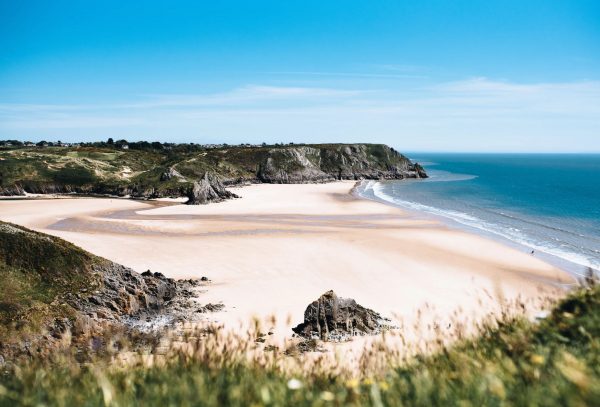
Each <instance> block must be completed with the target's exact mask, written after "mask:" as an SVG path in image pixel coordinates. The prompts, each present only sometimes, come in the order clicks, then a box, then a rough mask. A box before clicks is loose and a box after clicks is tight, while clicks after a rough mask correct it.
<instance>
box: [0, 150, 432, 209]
mask: <svg viewBox="0 0 600 407" xmlns="http://www.w3.org/2000/svg"><path fill="white" fill-rule="evenodd" d="M0 160H1V161H2V168H3V170H2V172H1V173H0V195H4V196H8V195H25V194H26V193H33V194H47V193H52V194H65V193H70V194H73V193H75V194H94V195H113V196H129V197H133V198H149V199H151V198H164V197H186V196H187V197H188V198H189V200H188V203H191V204H202V203H208V202H214V201H220V200H223V199H227V198H231V197H234V195H233V194H231V193H229V192H228V191H227V190H225V186H233V185H243V184H247V183H275V184H301V183H322V182H331V181H336V180H360V179H374V180H381V179H404V178H426V177H427V174H426V173H425V170H424V169H423V168H422V167H421V165H419V164H418V163H413V162H411V161H410V160H409V159H408V158H407V157H406V156H404V155H402V154H400V153H399V152H398V151H396V150H395V149H393V148H391V147H389V146H386V145H384V144H293V143H290V144H274V145H267V144H265V143H263V144H260V145H254V144H241V145H235V146H230V145H227V144H194V143H190V144H174V143H160V142H147V141H138V142H127V141H126V140H116V141H114V140H113V139H108V140H107V141H106V142H92V143H63V142H60V141H57V142H46V141H40V142H38V143H32V142H20V141H17V140H5V141H0Z"/></svg>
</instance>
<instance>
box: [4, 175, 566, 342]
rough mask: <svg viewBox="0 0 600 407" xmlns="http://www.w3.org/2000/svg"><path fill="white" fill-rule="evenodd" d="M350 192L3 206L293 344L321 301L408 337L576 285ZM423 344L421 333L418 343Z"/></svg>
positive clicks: (10, 214) (510, 253)
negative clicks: (409, 329) (340, 300)
mask: <svg viewBox="0 0 600 407" xmlns="http://www.w3.org/2000/svg"><path fill="white" fill-rule="evenodd" d="M353 185H354V183H353V182H337V183H330V184H303V185H267V184H264V185H253V186H249V187H243V188H234V189H232V190H233V191H234V192H235V193H236V194H238V195H240V196H241V197H242V198H241V199H235V200H230V201H226V202H222V203H218V204H210V205H204V206H187V205H180V204H174V203H165V202H160V203H157V202H153V203H149V202H140V201H132V200H126V199H107V198H105V199H101V198H78V199H46V200H40V199H37V200H19V201H16V200H6V201H1V202H0V219H2V220H3V221H9V222H13V223H17V224H20V225H23V226H26V227H29V228H32V229H35V230H38V231H42V232H45V233H49V234H52V235H56V236H59V237H62V238H64V239H66V240H68V241H70V242H73V243H75V244H76V245H78V246H81V247H83V248H85V249H86V250H88V251H90V252H92V253H94V254H97V255H99V256H103V257H106V258H108V259H110V260H113V261H115V262H118V263H121V264H124V265H126V266H129V267H131V268H133V269H134V270H136V271H138V272H143V271H145V270H148V269H150V270H152V271H154V272H161V273H163V274H165V275H166V276H169V277H174V278H190V277H196V278H198V277H201V276H206V277H208V278H209V279H210V280H212V284H211V285H210V286H209V288H208V289H207V291H206V292H205V293H204V294H203V296H202V301H204V302H211V303H223V304H225V310H224V311H223V312H218V313H215V314H212V315H211V318H212V319H213V320H215V321H218V322H220V323H224V324H225V326H229V327H232V328H233V327H236V326H239V324H240V323H244V322H245V321H248V320H249V319H250V318H251V317H253V316H256V317H259V318H266V317H269V316H274V317H275V318H276V320H277V321H278V322H276V323H275V324H273V326H272V327H268V328H269V329H273V330H274V332H275V333H276V335H275V336H274V337H285V336H289V335H290V334H291V331H290V330H289V324H290V323H291V324H296V323H299V322H301V321H302V319H303V312H304V309H305V308H306V306H307V305H308V304H309V303H310V302H311V301H313V300H315V299H316V298H318V297H319V295H321V294H322V293H324V292H325V291H327V290H331V289H333V290H334V291H335V292H336V293H337V294H338V295H339V296H343V297H351V298H354V299H355V300H356V301H357V302H358V303H359V304H361V305H364V306H366V307H369V308H372V309H374V310H376V311H378V312H380V313H381V314H383V315H385V316H388V317H390V318H392V321H393V322H394V324H396V325H398V326H406V325H409V324H411V323H412V321H414V319H415V318H417V317H418V315H420V314H421V313H423V312H424V311H423V310H426V312H428V313H429V317H428V318H426V321H435V322H436V323H438V324H446V323H448V321H450V320H451V319H452V318H453V315H456V313H457V312H460V313H461V315H462V317H461V318H464V320H465V321H467V320H469V319H471V320H472V321H477V320H480V319H481V318H484V317H485V316H486V315H489V313H490V312H495V311H497V310H498V309H499V307H500V305H501V304H503V303H506V302H507V301H513V300H515V299H520V300H522V301H523V302H525V303H528V304H531V308H530V309H529V310H528V312H530V313H535V312H537V309H536V307H537V305H535V304H536V301H537V300H538V299H539V298H540V297H541V296H545V295H559V294H560V293H561V292H562V291H563V290H564V287H565V286H567V285H569V284H571V283H573V280H572V278H571V277H570V276H569V275H567V274H566V273H564V272H563V271H561V270H558V269H557V268H555V267H553V266H550V265H548V264H546V263H544V262H542V261H541V260H539V259H537V258H536V257H533V256H530V255H527V254H525V253H521V252H519V251H517V250H514V249H512V248H509V247H506V246H503V245H501V244H499V243H496V242H493V241H490V240H487V239H485V238H482V237H479V236H476V235H473V234H469V233H465V232H462V231H457V230H452V229H449V228H448V227H446V226H444V225H442V224H439V223H437V222H434V221H431V220H419V219H417V218H415V217H414V216H408V214H406V213H405V212H403V211H402V210H400V209H397V208H394V207H391V206H387V205H384V204H380V203H377V202H372V201H368V200H364V199H360V198H356V197H354V196H353V195H351V193H350V192H351V189H352V187H353ZM414 335H416V336H415V337H418V333H415V334H414Z"/></svg>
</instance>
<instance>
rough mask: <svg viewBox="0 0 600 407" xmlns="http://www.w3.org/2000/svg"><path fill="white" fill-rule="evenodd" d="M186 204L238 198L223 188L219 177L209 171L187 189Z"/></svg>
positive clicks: (200, 203)
mask: <svg viewBox="0 0 600 407" xmlns="http://www.w3.org/2000/svg"><path fill="white" fill-rule="evenodd" d="M187 197H188V201H187V202H186V204H188V205H205V204H207V203H209V202H221V201H223V200H225V199H230V198H239V197H238V196H237V195H236V194H234V193H232V192H229V191H228V190H226V189H225V187H224V186H223V184H222V183H221V181H220V180H219V178H218V177H217V176H216V175H215V174H213V173H210V172H206V173H205V174H204V178H202V179H201V180H200V181H197V182H194V184H193V185H192V186H191V187H190V188H189V189H188V191H187Z"/></svg>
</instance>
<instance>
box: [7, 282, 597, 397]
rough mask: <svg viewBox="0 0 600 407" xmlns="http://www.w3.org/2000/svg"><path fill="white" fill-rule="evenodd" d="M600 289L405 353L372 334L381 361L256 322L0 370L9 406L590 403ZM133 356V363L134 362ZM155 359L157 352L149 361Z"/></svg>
mask: <svg viewBox="0 0 600 407" xmlns="http://www.w3.org/2000/svg"><path fill="white" fill-rule="evenodd" d="M599 334H600V288H599V287H598V286H592V287H587V288H581V289H579V290H577V291H574V292H572V293H571V294H570V295H569V296H568V297H567V298H566V299H564V300H563V301H561V302H560V303H558V304H557V305H556V306H555V308H554V309H553V311H552V313H551V314H550V315H549V316H548V317H547V318H546V319H544V320H542V321H541V322H531V321H529V320H526V319H524V318H522V317H509V316H505V317H504V319H502V320H499V321H496V323H495V324H493V325H485V326H483V327H481V331H480V333H479V334H478V335H477V336H476V337H474V338H472V339H469V340H462V341H459V342H458V343H455V344H454V345H452V346H449V347H443V348H441V349H440V350H439V351H437V352H435V353H433V354H420V355H416V356H415V357H411V358H409V359H405V360H402V361H398V360H397V359H396V358H394V357H392V356H391V354H390V353H388V352H387V350H386V349H385V348H379V347H378V346H377V345H374V346H373V348H372V349H369V350H368V351H367V353H366V354H365V357H366V358H372V359H379V361H378V366H380V368H379V369H377V370H369V369H359V370H358V371H346V372H345V371H343V370H342V371H340V370H339V369H338V366H335V365H332V364H331V363H329V362H326V360H327V359H326V358H323V359H320V358H312V359H311V360H312V361H311V362H310V363H308V362H307V360H308V359H305V358H306V356H298V357H289V356H284V355H283V353H280V352H263V351H261V352H254V351H253V349H254V348H255V347H256V345H255V344H254V340H253V338H254V337H255V333H252V332H249V333H248V334H247V337H245V338H242V339H241V340H239V339H240V338H238V340H235V341H234V340H233V339H232V338H231V337H229V336H227V335H224V334H220V333H219V332H214V333H211V334H203V335H199V336H198V337H196V338H194V337H188V338H187V339H186V340H185V341H184V342H185V344H186V346H181V341H179V344H180V346H178V347H175V346H171V350H170V352H168V353H167V354H166V355H163V357H162V358H161V359H156V358H155V359H152V357H150V356H148V355H147V354H146V355H144V354H137V353H135V352H134V355H136V356H135V357H134V358H133V359H129V362H128V363H126V364H123V363H116V361H118V360H120V359H119V355H120V354H122V353H123V347H122V346H123V345H120V350H119V351H116V350H115V351H114V352H112V355H110V352H109V355H104V356H103V357H96V359H95V362H94V363H88V364H79V363H77V362H76V359H75V358H74V356H73V355H72V354H71V353H70V351H69V348H65V350H64V352H62V353H61V352H59V353H56V354H55V355H54V357H53V358H51V359H35V358H34V359H32V360H29V361H27V362H25V363H22V364H20V365H18V366H16V367H14V368H11V369H9V370H8V371H7V372H6V373H5V374H4V375H3V376H2V378H1V379H0V405H6V406H8V405H11V406H12V405H59V406H70V405H81V406H84V405H89V406H95V405H111V406H113V405H114V406H128V405H157V406H169V405H173V406H175V405H176V406H196V405H198V406H223V405H231V406H248V405H273V406H287V405H299V406H326V405H336V406H340V405H351V406H358V405H374V406H383V405H410V406H432V405H433V406H435V405H439V406H448V405H452V406H454V405H458V406H481V405H490V406H504V405H523V406H525V405H526V406H586V405H590V406H592V405H600V341H599V340H598V336H599ZM132 360H133V362H132ZM148 360H153V361H154V362H153V363H149V362H148Z"/></svg>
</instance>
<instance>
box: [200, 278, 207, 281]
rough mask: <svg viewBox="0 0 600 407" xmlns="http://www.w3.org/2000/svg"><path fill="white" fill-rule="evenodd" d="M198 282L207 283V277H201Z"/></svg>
mask: <svg viewBox="0 0 600 407" xmlns="http://www.w3.org/2000/svg"><path fill="white" fill-rule="evenodd" d="M200 281H208V277H202V278H200Z"/></svg>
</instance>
